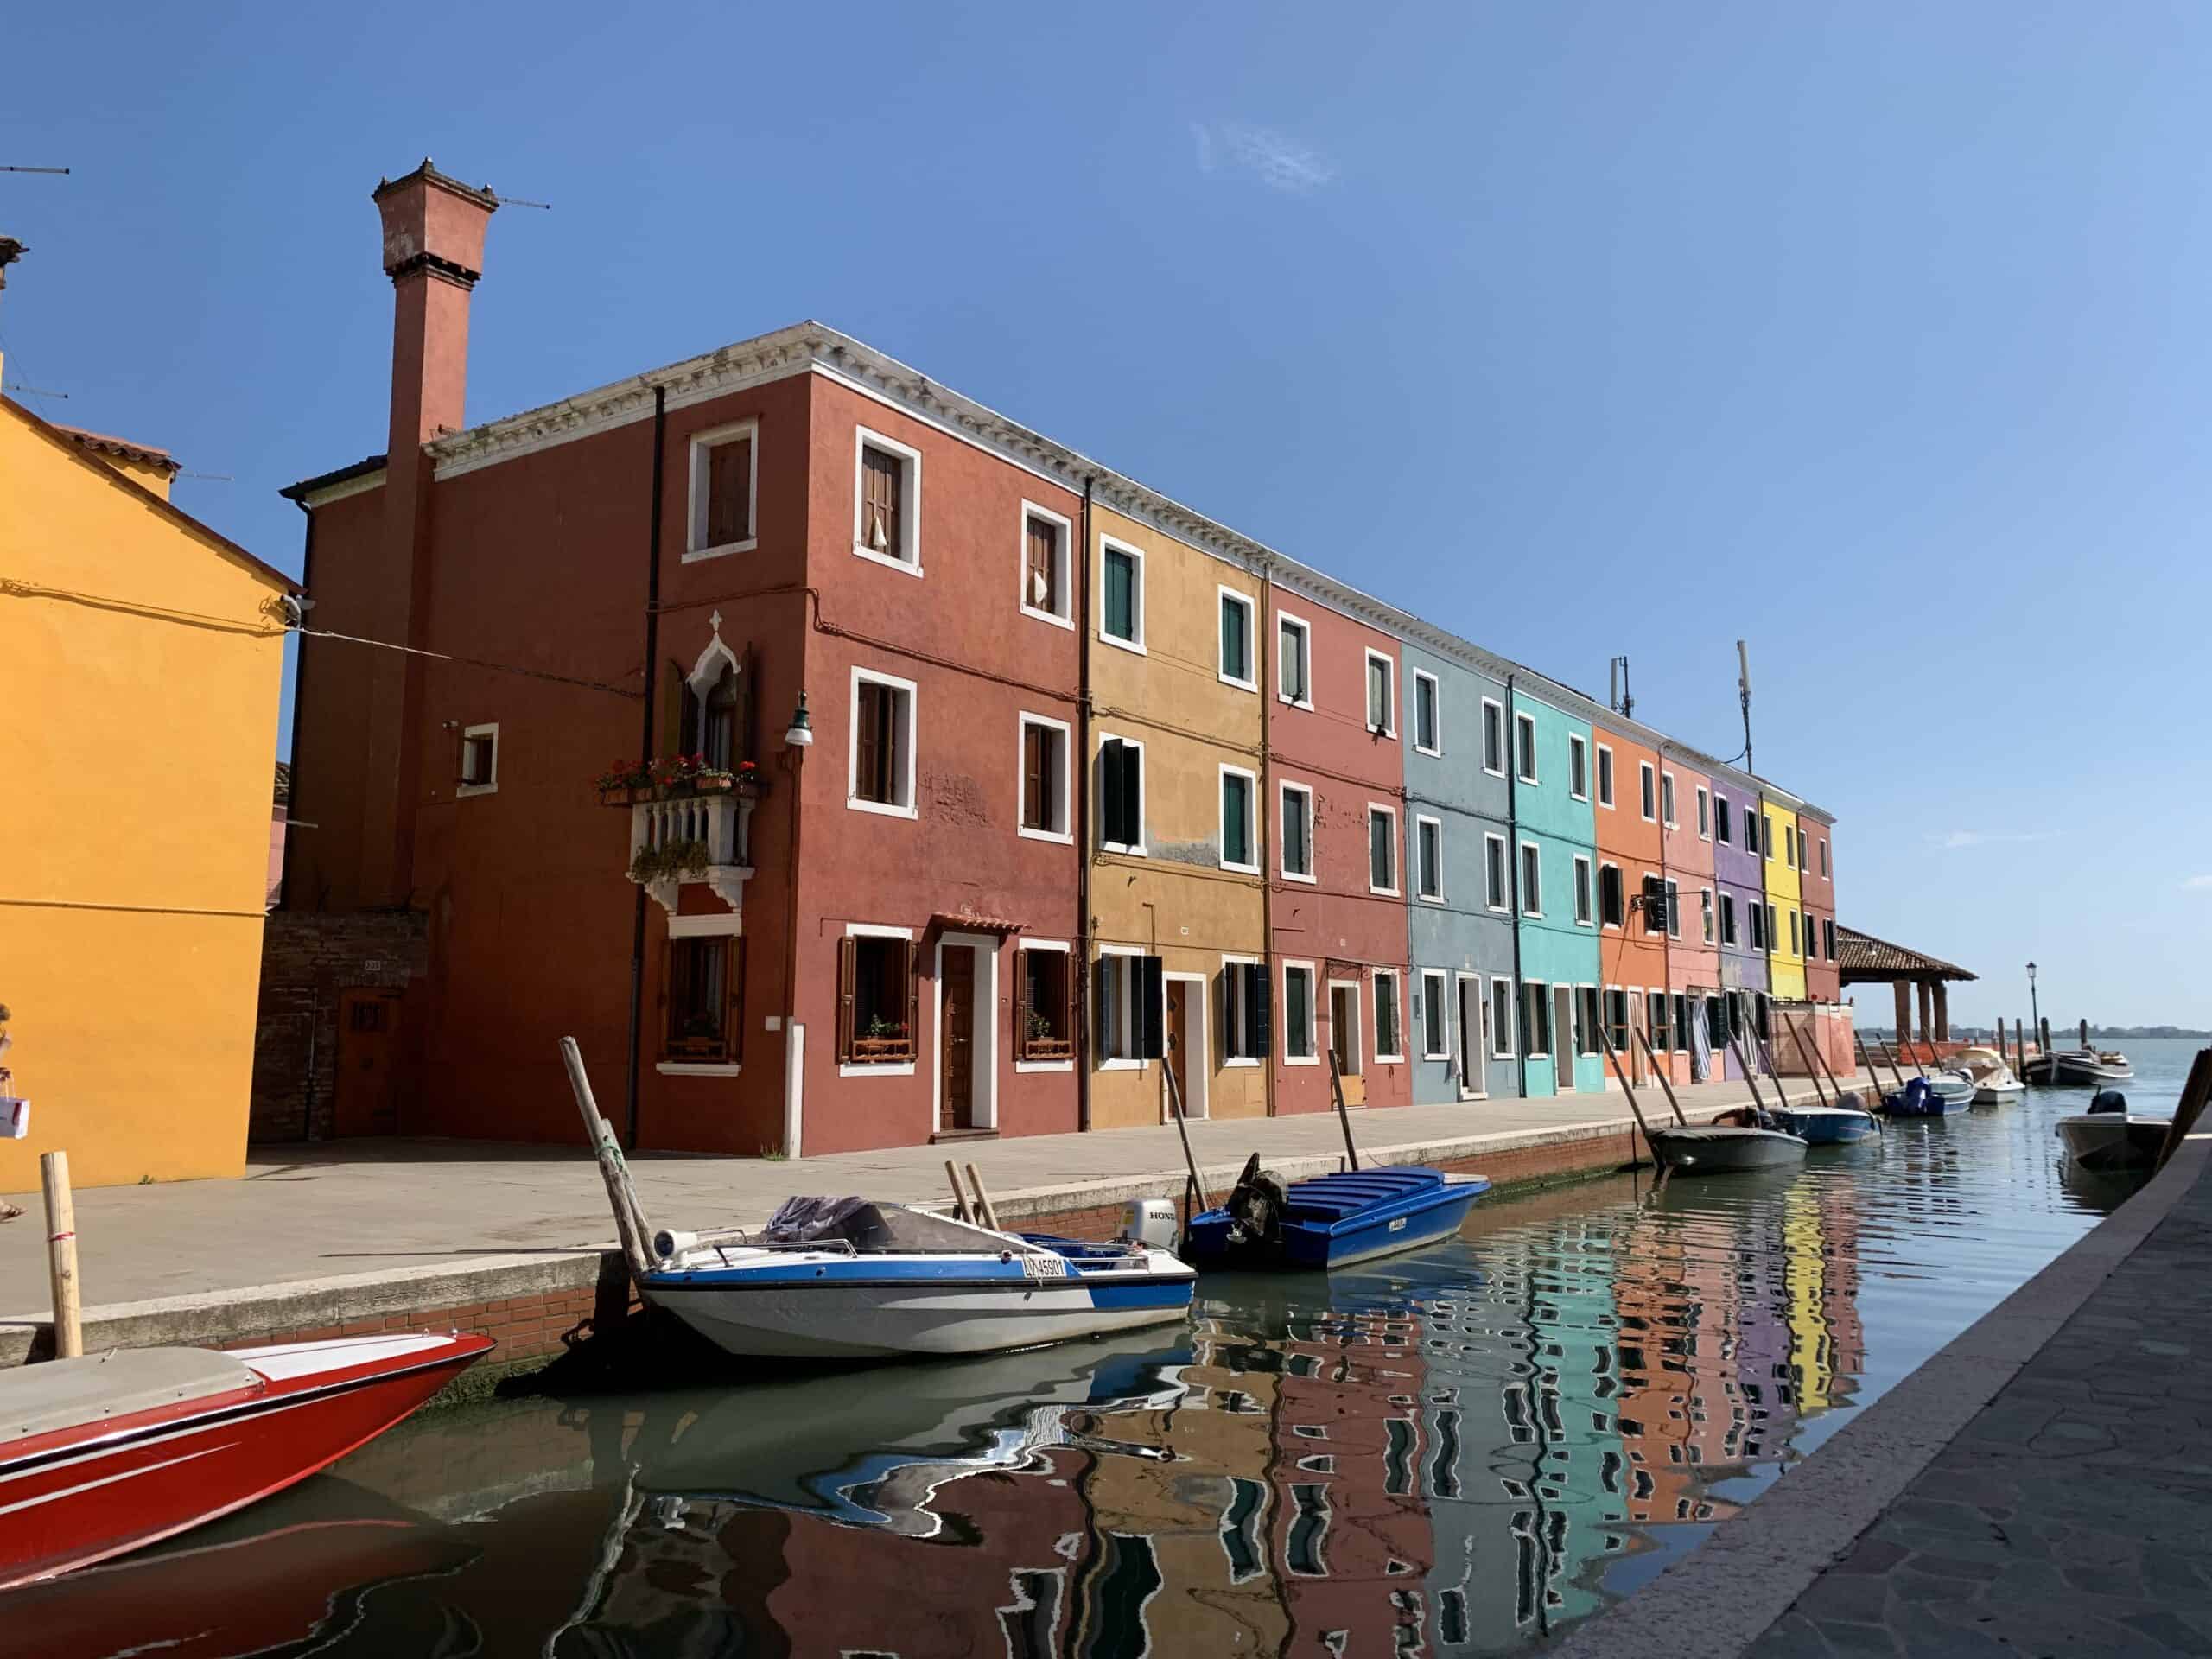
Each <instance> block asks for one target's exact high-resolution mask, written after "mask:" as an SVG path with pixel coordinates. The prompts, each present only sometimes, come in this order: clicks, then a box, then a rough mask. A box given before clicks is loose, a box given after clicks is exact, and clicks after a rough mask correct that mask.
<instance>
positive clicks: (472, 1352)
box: [0, 1332, 492, 1590]
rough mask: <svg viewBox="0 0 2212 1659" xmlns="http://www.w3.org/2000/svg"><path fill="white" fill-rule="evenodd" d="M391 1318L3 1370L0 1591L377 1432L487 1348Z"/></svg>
mask: <svg viewBox="0 0 2212 1659" xmlns="http://www.w3.org/2000/svg"><path fill="white" fill-rule="evenodd" d="M491 1347H492V1339H491V1338H489V1337H477V1336H461V1335H459V1334H457V1333H456V1334H454V1335H450V1336H434V1335H430V1334H428V1333H417V1332H390V1333H388V1334H385V1335H381V1336H372V1337H344V1338H338V1339H336V1340H334V1341H329V1342H295V1343H285V1344H280V1345H278V1346H276V1347H271V1348H240V1349H237V1350H235V1351H232V1352H229V1353H218V1352H216V1351H213V1350H212V1349H207V1348H126V1349H119V1350H118V1351H114V1352H112V1353H107V1354H102V1355H99V1357H94V1358H87V1359H62V1360H55V1361H54V1362H52V1363H48V1364H44V1365H26V1366H22V1367H21V1368H19V1369H17V1370H11V1371H6V1372H0V1590H5V1589H8V1588H10V1587H11V1586H16V1585H19V1584H25V1583H29V1581H31V1580H35V1579H45V1578H51V1577H52V1576H53V1575H54V1574H55V1573H67V1572H68V1571H69V1570H70V1569H71V1568H72V1567H84V1566H86V1565H87V1564H89V1563H91V1562H93V1561H99V1560H106V1559H107V1558H108V1557H109V1556H111V1555H119V1554H123V1552H124V1551H125V1550H130V1549H137V1548H139V1547H140V1546H142V1545H144V1544H150V1543H152V1542H154V1541H156V1540H157V1539H162V1538H168V1537H172V1536H174V1535H175V1534H177V1533H180V1532H183V1531H185V1530H186V1529H188V1528H192V1527H196V1526H199V1525H200V1523H201V1522H207V1521H212V1520H213V1519H214V1518H215V1517H216V1516H219V1515H228V1514H229V1513H230V1512H231V1511H232V1510H237V1509H241V1508H243V1507H245V1505H246V1504H248V1503H252V1502H253V1501H254V1500H255V1499H257V1498H262V1497H268V1496H269V1495H270V1493H271V1492H277V1491H283V1489H284V1488H285V1487H287V1486H289V1485H291V1484H293V1483H294V1482H295V1481H299V1480H304V1479H305V1478H307V1477H308V1476H309V1475H311V1474H314V1473H315V1471H317V1470H320V1469H325V1468H327V1467H328V1466H329V1465H331V1464H333V1463H335V1462H336V1461H337V1460H338V1459H340V1458H342V1457H344V1456H345V1455H346V1453H347V1452H351V1451H352V1450H353V1448H354V1447H355V1446H359V1445H361V1444H362V1443H363V1442H365V1441H367V1440H373V1439H375V1438H376V1437H377V1436H378V1434H381V1433H384V1431H385V1430H386V1429H387V1428H390V1427H391V1426H392V1425H393V1424H394V1423H396V1422H397V1421H399V1420H400V1419H401V1418H403V1417H404V1416H406V1415H407V1414H409V1413H410V1412H411V1411H413V1410H414V1409H415V1408H416V1407H417V1406H419V1405H421V1404H422V1403H423V1402H424V1401H426V1400H428V1399H429V1397H430V1396H431V1395H434V1394H435V1393H436V1392H437V1391H438V1390H439V1389H442V1388H443V1387H444V1386H445V1385H446V1384H447V1383H449V1382H451V1381H452V1380H453V1379H454V1377H455V1376H459V1375H460V1374H461V1372H462V1371H464V1370H467V1368H468V1367H469V1366H471V1365H473V1364H474V1363H476V1361H478V1360H479V1359H480V1358H482V1357H484V1355H485V1354H486V1352H488V1351H490V1350H491Z"/></svg>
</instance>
